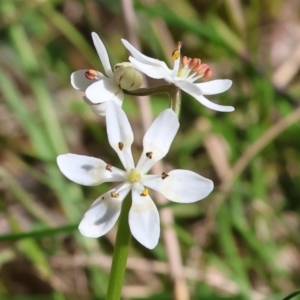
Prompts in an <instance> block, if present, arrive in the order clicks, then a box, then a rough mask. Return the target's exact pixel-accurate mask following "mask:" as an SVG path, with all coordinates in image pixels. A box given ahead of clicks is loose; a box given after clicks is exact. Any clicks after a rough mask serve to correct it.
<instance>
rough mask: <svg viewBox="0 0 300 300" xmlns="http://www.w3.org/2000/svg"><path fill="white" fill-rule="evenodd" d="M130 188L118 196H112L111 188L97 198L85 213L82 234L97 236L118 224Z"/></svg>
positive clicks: (80, 227) (81, 223)
mask: <svg viewBox="0 0 300 300" xmlns="http://www.w3.org/2000/svg"><path fill="white" fill-rule="evenodd" d="M129 191H130V188H129V189H126V190H123V191H122V192H120V193H119V197H118V198H113V197H111V192H114V190H111V191H109V192H107V193H105V194H103V195H101V196H100V197H99V198H97V199H96V200H95V201H94V202H93V204H92V205H91V206H90V208H89V209H88V211H87V212H86V213H85V214H84V216H83V219H82V220H81V222H80V224H79V231H80V233H81V234H82V235H84V236H86V237H91V238H97V237H100V236H102V235H104V234H106V233H107V232H108V231H109V230H111V228H112V227H113V226H114V225H115V224H116V222H117V220H118V218H119V215H120V212H121V206H122V201H123V200H124V198H125V197H126V195H127V194H128V193H129Z"/></svg>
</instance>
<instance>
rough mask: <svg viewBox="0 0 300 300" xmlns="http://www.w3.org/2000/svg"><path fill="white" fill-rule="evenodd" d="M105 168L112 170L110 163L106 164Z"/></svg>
mask: <svg viewBox="0 0 300 300" xmlns="http://www.w3.org/2000/svg"><path fill="white" fill-rule="evenodd" d="M105 169H106V170H107V171H110V172H112V165H110V164H108V165H106V167H105Z"/></svg>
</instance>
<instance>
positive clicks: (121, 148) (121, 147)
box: [118, 142, 124, 151]
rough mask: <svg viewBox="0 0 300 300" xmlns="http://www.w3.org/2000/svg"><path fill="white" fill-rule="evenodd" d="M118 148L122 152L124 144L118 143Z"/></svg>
mask: <svg viewBox="0 0 300 300" xmlns="http://www.w3.org/2000/svg"><path fill="white" fill-rule="evenodd" d="M118 146H119V149H120V150H121V151H122V150H123V148H124V144H123V143H122V142H119V144H118Z"/></svg>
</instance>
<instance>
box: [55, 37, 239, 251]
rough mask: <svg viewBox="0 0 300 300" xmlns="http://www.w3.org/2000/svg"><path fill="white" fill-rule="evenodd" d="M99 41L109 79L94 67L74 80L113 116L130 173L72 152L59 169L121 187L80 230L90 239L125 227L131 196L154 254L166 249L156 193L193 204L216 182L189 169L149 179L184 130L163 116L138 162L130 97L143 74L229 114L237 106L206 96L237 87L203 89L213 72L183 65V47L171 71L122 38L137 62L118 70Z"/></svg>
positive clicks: (134, 219)
mask: <svg viewBox="0 0 300 300" xmlns="http://www.w3.org/2000/svg"><path fill="white" fill-rule="evenodd" d="M92 37H93V41H94V45H95V47H96V50H97V52H98V55H99V58H100V60H101V62H102V65H103V68H104V71H105V73H106V76H105V75H104V74H102V73H101V72H99V71H96V70H93V69H85V70H79V71H76V72H74V73H73V74H72V75H71V83H72V86H73V87H74V88H75V89H77V90H81V91H84V92H85V96H84V100H85V101H86V102H87V103H88V104H89V105H90V106H91V108H92V110H93V111H94V112H95V113H96V114H98V115H105V116H106V129H107V135H108V140H109V144H110V146H111V147H112V148H113V149H114V150H115V151H116V153H117V155H118V156H119V159H120V161H121V163H122V164H123V167H124V170H121V169H118V168H116V167H113V166H112V165H111V164H109V163H106V162H104V161H103V160H101V159H97V158H94V157H89V156H82V155H76V154H71V153H68V154H62V155H59V156H58V158H57V163H58V166H59V168H60V170H61V172H62V173H63V174H64V175H65V176H66V177H67V178H69V179H70V180H72V181H74V182H76V183H78V184H81V185H88V186H93V185H98V184H101V183H104V182H117V183H118V184H117V185H116V186H115V187H114V188H113V189H111V190H110V191H108V192H106V193H105V194H103V195H101V196H100V197H98V198H97V199H96V200H95V201H94V202H93V204H92V205H91V207H90V208H89V209H88V211H87V212H86V213H85V215H84V217H83V219H82V221H81V222H80V225H79V230H80V232H81V233H82V234H83V235H84V236H87V237H93V238H97V237H100V236H102V235H104V234H106V233H107V232H108V231H109V230H110V229H111V228H112V227H113V226H114V225H115V223H116V222H117V220H118V217H119V215H120V212H121V207H122V202H123V200H124V199H125V197H126V196H127V195H128V194H129V192H130V191H131V197H132V204H131V208H130V211H129V216H128V222H129V227H130V230H131V233H132V235H133V236H134V237H135V238H136V239H137V240H138V241H139V242H140V243H141V244H142V245H144V246H145V247H147V248H149V249H152V248H154V247H155V246H156V245H157V243H158V239H159V235H160V223H159V214H158V210H157V208H156V206H155V204H154V202H153V200H152V198H151V196H150V194H149V190H148V189H152V190H154V191H157V192H160V193H161V194H162V195H163V196H164V197H166V198H167V199H168V200H171V201H174V202H179V203H191V202H195V201H198V200H201V199H203V198H205V197H206V196H207V195H208V194H209V193H210V192H211V191H212V189H213V182H212V181H211V180H209V179H206V178H204V177H202V176H200V175H198V174H196V173H194V172H191V171H187V170H173V171H170V172H163V173H162V174H156V175H147V173H148V172H149V170H150V169H151V168H152V166H153V165H154V164H155V163H156V162H157V161H159V160H161V159H162V158H163V157H164V156H165V155H166V154H167V153H168V151H169V148H170V146H171V143H172V141H173V139H174V138H175V135H176V133H177V131H178V129H179V121H178V116H177V115H176V114H175V113H174V111H173V110H172V109H166V110H164V111H163V112H161V113H160V115H159V116H158V117H157V118H156V119H155V120H154V122H153V123H152V125H151V126H150V128H149V129H148V130H147V132H146V133H145V136H144V139H143V152H142V154H141V157H140V159H139V161H138V163H137V164H136V165H135V164H134V160H133V155H132V152H131V145H132V143H133V140H134V139H133V132H132V129H131V126H130V124H129V121H128V119H127V116H126V114H125V112H124V111H123V110H122V108H121V105H122V102H123V98H124V92H128V91H138V90H139V88H140V86H141V84H142V76H141V74H140V73H139V72H138V71H140V72H142V73H145V74H146V75H148V76H149V77H152V78H155V79H164V80H165V81H167V82H168V83H169V84H171V85H172V86H176V88H178V89H182V90H183V91H185V92H187V93H188V94H190V95H191V96H193V97H194V98H195V99H196V100H197V101H199V102H200V103H202V104H203V105H205V106H206V107H208V108H211V109H214V110H217V111H224V112H225V111H227V112H229V111H233V110H234V108H233V107H231V106H222V105H218V104H215V103H213V102H211V101H209V100H208V99H207V98H205V97H204V95H212V94H217V93H221V92H224V91H226V90H227V89H229V88H230V86H231V84H232V82H231V80H227V79H226V80H212V81H207V82H201V83H195V82H196V81H197V80H198V79H201V78H202V79H203V80H204V81H206V80H208V79H210V77H211V75H212V72H211V70H210V68H209V66H208V65H206V64H202V63H201V60H200V59H198V58H189V57H186V56H185V57H183V59H182V60H181V58H180V49H181V46H182V43H180V42H179V43H178V44H177V46H176V48H175V50H174V52H173V53H172V57H173V59H174V67H173V69H169V68H168V67H167V65H166V64H165V63H164V62H162V61H159V60H157V59H153V58H150V57H147V56H145V55H143V54H142V53H141V52H139V51H138V50H137V49H135V48H134V47H133V46H132V45H131V44H130V43H129V42H127V41H126V40H122V42H123V44H124V46H125V47H126V48H127V49H128V50H129V51H130V52H131V54H132V56H130V57H129V60H130V63H129V62H125V63H119V64H117V65H115V66H114V68H113V69H112V68H111V65H110V62H109V58H108V54H107V52H106V49H105V47H104V45H103V43H102V41H101V40H100V38H99V37H98V35H97V34H96V33H92ZM137 70H138V71H137ZM143 90H144V89H143ZM146 90H147V89H146Z"/></svg>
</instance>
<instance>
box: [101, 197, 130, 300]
mask: <svg viewBox="0 0 300 300" xmlns="http://www.w3.org/2000/svg"><path fill="white" fill-rule="evenodd" d="M130 207H131V199H130V198H126V199H125V200H124V202H123V205H122V210H121V216H120V221H119V225H118V233H117V238H116V244H115V249H114V254H113V260H112V265H111V271H110V278H109V283H108V289H107V296H106V300H120V299H121V292H122V286H123V279H124V275H125V270H126V263H127V257H128V251H129V243H130V238H131V234H130V229H129V224H128V214H129V209H130Z"/></svg>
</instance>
